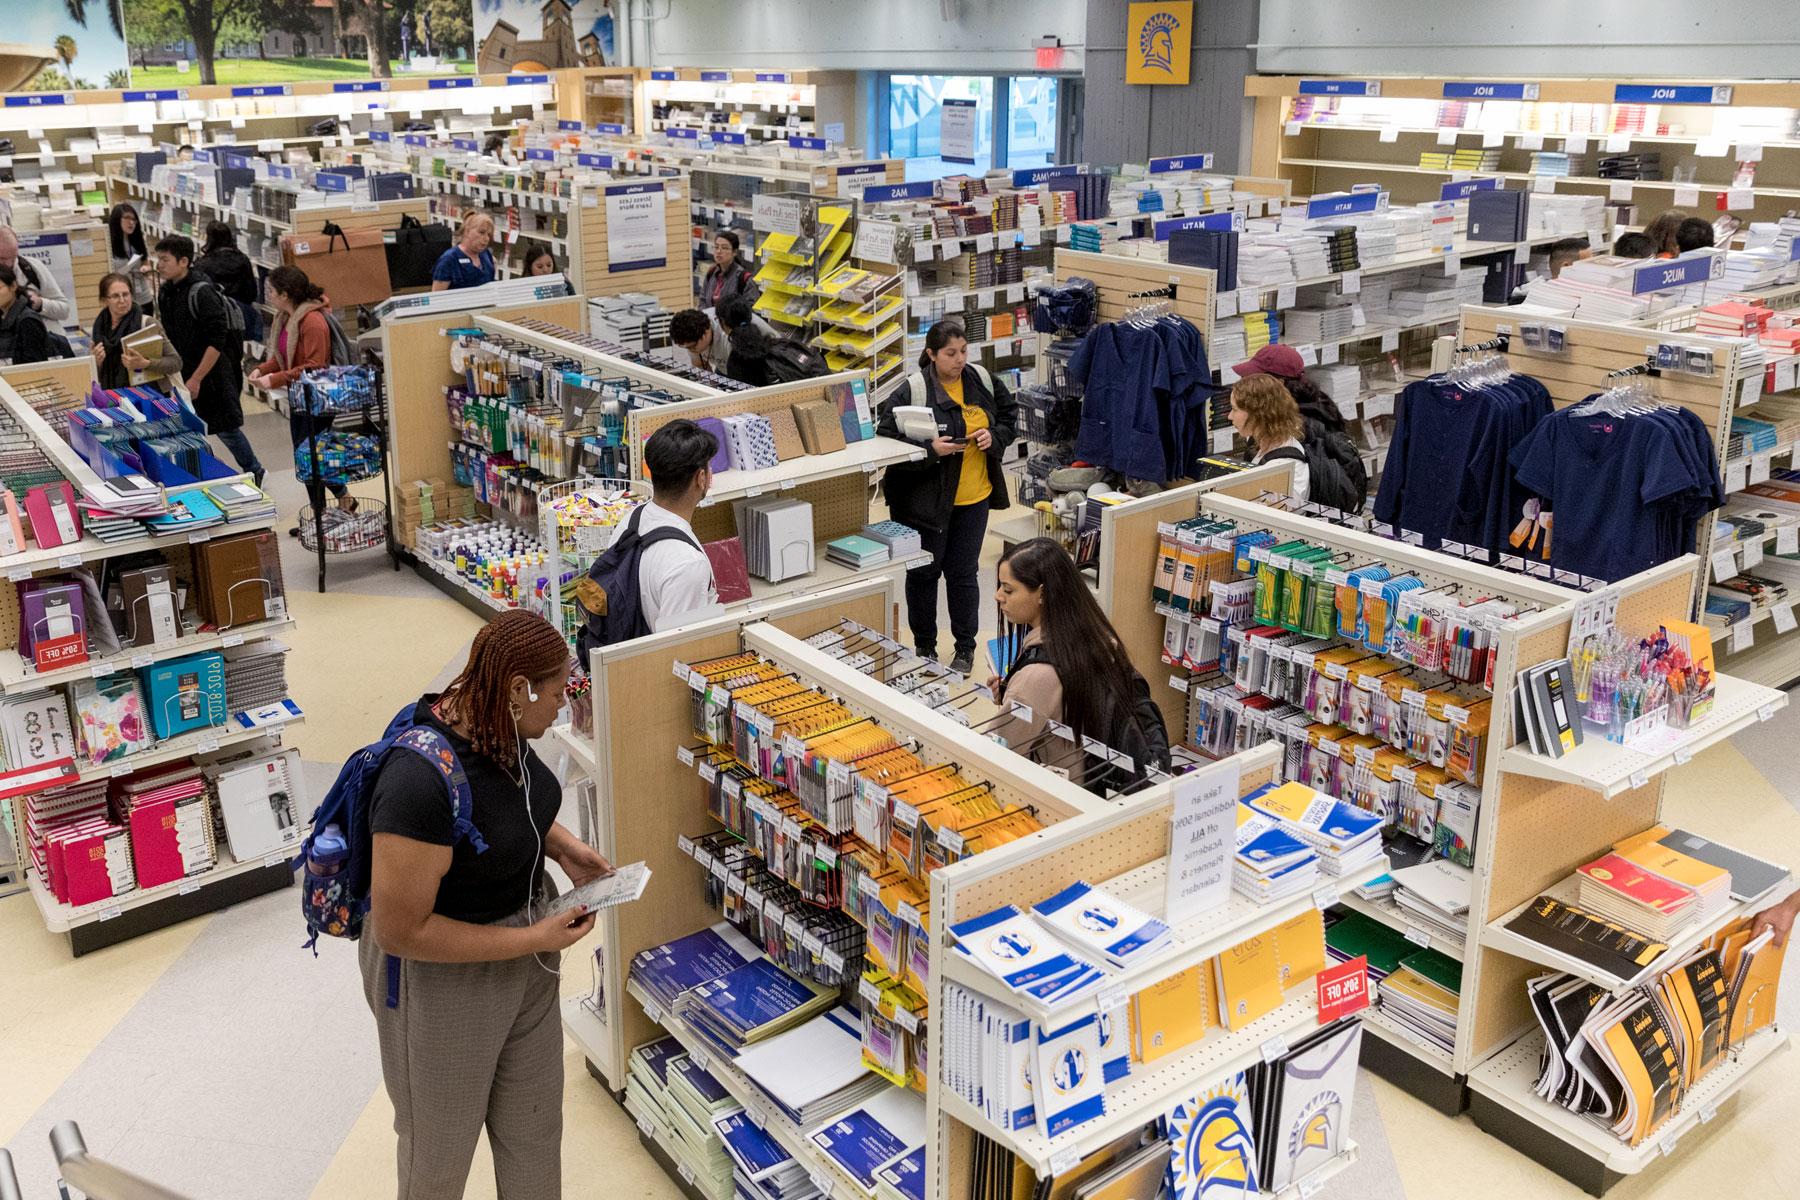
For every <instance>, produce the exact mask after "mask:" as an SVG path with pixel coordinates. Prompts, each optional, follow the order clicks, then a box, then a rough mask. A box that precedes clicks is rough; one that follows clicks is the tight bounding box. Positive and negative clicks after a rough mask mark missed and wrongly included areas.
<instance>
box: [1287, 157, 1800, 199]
mask: <svg viewBox="0 0 1800 1200" xmlns="http://www.w3.org/2000/svg"><path fill="white" fill-rule="evenodd" d="M1491 148H1492V147H1490V149H1491ZM1721 161H1724V160H1721ZM1281 165H1282V166H1284V167H1314V168H1319V167H1323V168H1326V169H1329V170H1344V171H1375V172H1379V173H1381V174H1385V175H1444V176H1449V175H1467V176H1469V177H1470V178H1472V179H1554V180H1556V182H1557V183H1559V184H1563V183H1567V184H1572V185H1575V186H1578V187H1610V186H1612V185H1613V184H1615V183H1625V184H1630V185H1631V186H1632V187H1634V188H1640V187H1644V188H1657V189H1660V190H1663V191H1677V190H1680V189H1684V188H1692V189H1694V190H1695V191H1700V192H1728V191H1734V190H1744V191H1748V192H1750V193H1751V194H1752V195H1757V196H1775V197H1780V198H1784V199H1792V198H1793V197H1796V196H1800V188H1767V187H1750V188H1745V189H1734V188H1733V186H1732V185H1731V184H1729V183H1702V182H1698V181H1690V182H1687V183H1677V182H1675V181H1674V180H1672V179H1602V178H1600V177H1599V176H1598V175H1533V174H1532V173H1531V172H1529V171H1484V170H1481V169H1480V168H1476V167H1420V166H1413V165H1410V164H1408V163H1383V162H1345V161H1342V160H1339V159H1329V158H1283V159H1282V160H1281Z"/></svg>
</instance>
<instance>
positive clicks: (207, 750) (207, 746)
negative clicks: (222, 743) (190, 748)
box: [194, 737, 219, 754]
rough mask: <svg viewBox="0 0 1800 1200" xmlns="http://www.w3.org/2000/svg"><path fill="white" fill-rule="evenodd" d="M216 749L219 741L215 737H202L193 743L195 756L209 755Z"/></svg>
mask: <svg viewBox="0 0 1800 1200" xmlns="http://www.w3.org/2000/svg"><path fill="white" fill-rule="evenodd" d="M218 748H219V739H218V738H216V737H204V738H201V739H200V740H199V741H198V742H195V743H194V751H195V753H197V754H211V753H212V752H213V751H214V750H217V749H218Z"/></svg>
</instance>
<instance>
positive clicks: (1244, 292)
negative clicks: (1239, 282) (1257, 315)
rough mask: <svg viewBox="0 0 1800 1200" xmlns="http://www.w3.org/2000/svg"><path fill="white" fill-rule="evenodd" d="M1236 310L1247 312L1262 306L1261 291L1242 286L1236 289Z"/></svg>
mask: <svg viewBox="0 0 1800 1200" xmlns="http://www.w3.org/2000/svg"><path fill="white" fill-rule="evenodd" d="M1237 298H1238V301H1237V303H1238V311H1239V312H1241V313H1247V312H1250V311H1252V310H1254V309H1257V308H1260V307H1262V292H1261V290H1260V289H1258V288H1253V287H1244V288H1239V289H1238V294H1237Z"/></svg>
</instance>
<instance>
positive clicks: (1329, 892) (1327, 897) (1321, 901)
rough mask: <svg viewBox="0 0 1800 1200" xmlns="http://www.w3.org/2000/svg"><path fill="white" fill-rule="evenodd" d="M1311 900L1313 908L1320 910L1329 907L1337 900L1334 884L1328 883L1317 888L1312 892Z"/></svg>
mask: <svg viewBox="0 0 1800 1200" xmlns="http://www.w3.org/2000/svg"><path fill="white" fill-rule="evenodd" d="M1312 900H1313V907H1314V908H1317V909H1321V910H1323V909H1327V908H1330V907H1331V906H1332V905H1334V904H1336V903H1337V902H1338V890H1337V888H1336V887H1335V886H1333V885H1332V884H1329V883H1328V884H1326V885H1325V886H1324V887H1321V888H1318V889H1317V890H1315V891H1314V892H1313V894H1312Z"/></svg>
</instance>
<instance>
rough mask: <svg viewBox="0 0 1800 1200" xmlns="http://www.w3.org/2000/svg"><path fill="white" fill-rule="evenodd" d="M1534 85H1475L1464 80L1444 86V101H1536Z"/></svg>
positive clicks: (1536, 90)
mask: <svg viewBox="0 0 1800 1200" xmlns="http://www.w3.org/2000/svg"><path fill="white" fill-rule="evenodd" d="M1537 98H1538V85H1537V84H1535V83H1477V82H1475V81H1473V80H1464V81H1462V82H1460V83H1446V84H1445V85H1444V99H1446V100H1536V99H1537Z"/></svg>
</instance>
